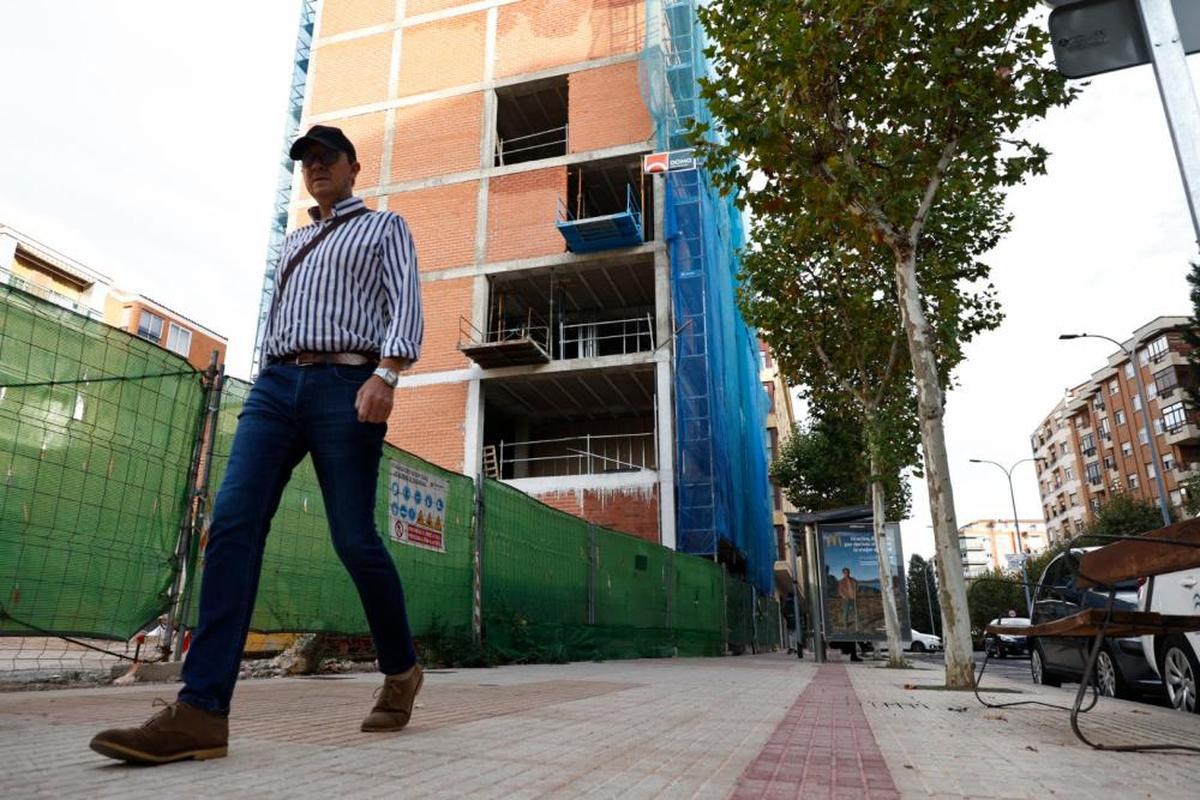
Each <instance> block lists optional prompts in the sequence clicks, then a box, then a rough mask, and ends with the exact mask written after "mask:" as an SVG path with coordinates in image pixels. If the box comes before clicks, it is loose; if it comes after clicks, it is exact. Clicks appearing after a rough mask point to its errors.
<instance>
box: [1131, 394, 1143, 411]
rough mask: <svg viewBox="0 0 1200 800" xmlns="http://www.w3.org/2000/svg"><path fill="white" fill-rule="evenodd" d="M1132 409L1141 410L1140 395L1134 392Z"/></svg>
mask: <svg viewBox="0 0 1200 800" xmlns="http://www.w3.org/2000/svg"><path fill="white" fill-rule="evenodd" d="M1133 410H1134V411H1141V410H1142V396H1141V395H1139V394H1135V395H1134V396H1133Z"/></svg>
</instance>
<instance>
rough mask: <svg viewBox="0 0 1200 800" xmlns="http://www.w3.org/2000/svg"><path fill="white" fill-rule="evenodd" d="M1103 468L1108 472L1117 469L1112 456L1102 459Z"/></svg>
mask: <svg viewBox="0 0 1200 800" xmlns="http://www.w3.org/2000/svg"><path fill="white" fill-rule="evenodd" d="M1104 468H1105V469H1107V470H1110V471H1111V470H1114V469H1116V468H1117V462H1115V461H1113V457H1112V456H1105V457H1104Z"/></svg>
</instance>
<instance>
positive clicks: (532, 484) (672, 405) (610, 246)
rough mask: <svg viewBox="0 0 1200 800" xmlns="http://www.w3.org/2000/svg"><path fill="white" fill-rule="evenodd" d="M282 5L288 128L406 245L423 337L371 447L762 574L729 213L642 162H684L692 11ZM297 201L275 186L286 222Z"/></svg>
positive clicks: (338, 1)
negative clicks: (349, 145)
mask: <svg viewBox="0 0 1200 800" xmlns="http://www.w3.org/2000/svg"><path fill="white" fill-rule="evenodd" d="M304 8H305V11H304V15H303V17H302V20H301V33H300V37H299V42H298V47H297V56H296V59H297V70H296V77H297V81H298V84H297V85H298V86H299V89H297V88H296V87H294V89H293V99H294V102H300V103H301V104H302V105H301V107H300V108H299V109H298V110H297V113H295V114H294V115H293V118H294V119H295V120H296V122H297V125H296V127H295V130H293V131H292V133H293V134H294V133H295V132H297V131H299V130H302V129H306V128H307V126H308V125H310V124H315V123H321V124H327V125H334V126H337V127H340V128H341V129H342V130H344V131H345V132H346V134H347V135H348V136H349V137H350V139H351V140H352V141H353V142H354V143H355V146H356V148H357V151H358V160H359V162H360V163H361V165H362V170H361V172H360V173H359V176H358V180H357V184H356V187H355V192H356V194H357V195H359V196H360V197H362V198H363V199H364V200H365V202H366V203H367V205H368V206H369V207H370V208H372V209H376V210H390V211H394V212H397V213H399V214H401V215H402V216H403V217H404V218H405V219H406V221H407V222H408V225H409V227H410V228H411V230H412V232H413V236H414V239H415V241H416V244H417V250H418V258H419V262H420V264H419V266H420V274H421V279H422V284H423V286H422V295H423V299H424V304H425V314H426V330H425V344H424V350H423V354H422V358H421V359H420V361H419V362H418V363H417V364H416V365H415V366H414V367H413V369H412V370H410V371H409V372H407V373H405V374H404V375H403V376H402V378H401V382H400V386H399V389H398V394H397V402H396V410H395V412H394V413H393V416H392V418H391V419H390V420H389V423H388V440H389V441H390V442H391V443H393V444H395V445H397V446H399V447H401V448H403V449H405V450H408V451H410V452H413V453H416V454H417V455H419V456H421V457H423V458H426V459H428V460H430V461H432V462H434V463H436V464H439V465H441V466H443V467H446V468H449V469H452V470H455V471H458V472H462V473H465V474H469V475H477V474H484V475H488V476H491V477H495V478H498V479H501V480H503V481H505V482H507V483H509V484H510V485H512V486H514V487H516V488H518V489H521V490H522V491H525V492H526V493H528V494H531V495H533V496H536V497H538V498H539V499H541V500H542V501H543V502H545V503H547V504H549V505H552V506H554V507H557V508H559V509H562V510H564V511H566V512H568V513H571V514H574V515H577V516H580V517H583V518H585V519H588V520H589V521H592V522H595V523H597V524H600V525H605V526H609V527H612V528H616V529H618V530H622V531H625V532H628V533H632V534H635V535H637V536H639V537H642V538H644V539H646V540H648V541H653V542H657V543H661V544H662V545H664V546H667V547H672V548H678V549H681V550H684V551H686V552H693V553H697V554H705V555H712V556H714V557H717V556H719V557H721V558H722V559H723V560H727V561H728V562H729V563H730V564H737V563H742V564H743V565H744V562H745V560H746V559H747V558H751V560H755V558H756V559H757V561H758V562H760V563H758V564H756V570H757V571H758V574H759V575H760V576H765V577H764V578H763V581H760V583H761V582H769V579H770V569H771V563H770V562H771V561H773V560H774V553H773V552H770V551H773V550H774V549H775V548H774V546H773V542H772V538H773V534H772V531H771V524H772V522H771V509H770V505H769V504H770V494H771V490H770V488H769V487H768V486H767V483H766V453H765V450H766V448H765V445H764V441H763V440H764V439H765V437H764V436H763V432H764V429H765V428H764V423H763V418H764V417H765V416H766V414H767V411H766V405H767V402H768V401H767V398H766V397H764V396H763V390H762V385H761V383H760V380H759V370H758V364H757V361H758V359H757V353H756V338H755V337H754V335H753V333H752V332H751V331H750V330H749V328H748V327H747V326H746V325H745V324H744V322H742V321H741V319H740V317H739V316H738V315H737V312H736V306H735V303H734V299H733V294H732V287H733V284H734V280H733V273H734V268H733V267H731V266H729V264H730V263H731V259H732V253H733V252H734V250H735V248H736V241H735V240H738V238H739V235H740V232H739V231H737V230H734V229H735V228H736V227H737V225H738V224H739V221H738V219H739V218H737V216H736V214H733V213H728V211H727V209H726V208H725V206H724V205H720V204H718V205H713V204H712V203H711V202H709V197H710V196H711V197H716V195H715V194H711V195H710V194H709V193H708V188H706V187H707V184H706V183H705V181H706V178H705V177H704V175H703V173H702V172H701V171H699V170H697V169H684V170H683V171H681V172H678V173H677V172H670V173H669V174H666V173H661V172H653V171H651V170H648V169H644V168H643V157H645V156H647V155H649V154H651V153H654V152H665V151H673V150H677V149H678V148H680V147H682V146H683V135H682V134H683V131H684V130H685V129H686V124H687V121H688V117H687V115H688V114H694V113H695V109H696V108H698V105H697V103H698V100H697V96H696V94H695V92H696V79H697V77H698V76H699V75H700V74H702V70H703V64H702V61H703V55H702V48H700V47H698V46H695V45H698V43H699V41H700V38H699V32H698V27H697V25H698V23H697V22H696V20H695V13H694V3H692V2H690V0H688V1H683V0H671V1H670V2H667V3H665V4H664V3H644V2H641V1H640V0H563V2H556V3H547V2H545V1H544V0H478V1H477V2H469V3H467V2H454V1H453V0H407V2H401V3H393V2H386V3H374V2H372V3H364V2H351V1H350V0H323V2H320V3H312V2H309V3H306V4H305V5H304ZM651 55H653V57H651ZM668 73H669V75H670V77H669V78H668ZM681 92H682V93H687V97H682V96H680V93H681ZM684 101H686V102H684ZM681 109H688V111H687V112H686V113H685V112H683V111H681ZM701 195H703V197H701ZM720 202H724V201H720ZM311 205H312V201H311V199H310V198H308V197H307V196H306V194H305V191H304V188H303V182H302V181H301V180H300V178H299V174H298V172H297V173H296V174H294V175H293V180H292V186H291V198H290V201H289V202H288V203H287V204H286V205H285V208H286V214H285V215H284V216H285V217H286V219H287V220H288V225H289V226H290V227H296V226H298V225H301V224H305V223H307V221H308V217H307V209H308V208H309V207H310V206H311ZM718 217H719V219H718ZM721 237H724V238H721ZM718 239H720V241H718ZM706 254H710V255H706ZM711 254H718V256H717V259H718V261H720V263H706V262H705V261H704V259H706V258H710V257H711ZM269 261H270V257H269ZM274 268H275V263H274V262H272V263H269V265H268V269H267V275H266V281H265V285H266V287H267V291H266V292H265V293H264V308H265V307H267V305H268V304H269V296H270V287H271V283H272V279H273V274H274V272H273V270H274ZM721 270H727V271H728V272H727V274H728V278H724V277H722V272H721ZM733 475H737V476H738V479H739V482H742V485H740V486H737V487H736V490H735V486H734V483H737V482H731V477H732V476H733ZM747 488H749V490H750V492H753V494H752V495H751V494H749V493H748V492H747ZM752 551H755V552H758V553H759V555H758V556H756V557H751V556H752ZM763 561H767V563H766V564H765V566H764V565H763V563H761V562H763Z"/></svg>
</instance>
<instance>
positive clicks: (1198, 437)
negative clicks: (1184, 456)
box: [1163, 415, 1200, 445]
mask: <svg viewBox="0 0 1200 800" xmlns="http://www.w3.org/2000/svg"><path fill="white" fill-rule="evenodd" d="M1163 435H1164V436H1165V437H1166V440H1167V444H1169V445H1176V444H1180V445H1189V444H1200V424H1197V420H1196V417H1195V416H1193V415H1189V416H1188V419H1187V421H1186V422H1184V423H1183V424H1181V425H1177V426H1175V427H1173V428H1167V429H1166V430H1165V431H1164V432H1163Z"/></svg>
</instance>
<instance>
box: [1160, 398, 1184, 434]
mask: <svg viewBox="0 0 1200 800" xmlns="http://www.w3.org/2000/svg"><path fill="white" fill-rule="evenodd" d="M1162 420H1163V427H1164V428H1165V429H1166V431H1167V433H1174V432H1175V431H1177V430H1179V429H1180V428H1182V427H1183V426H1184V425H1185V424H1186V423H1187V415H1186V414H1185V413H1184V411H1183V401H1182V400H1181V401H1180V402H1178V403H1174V404H1172V405H1169V406H1167V407H1166V408H1164V409H1163V410H1162Z"/></svg>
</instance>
